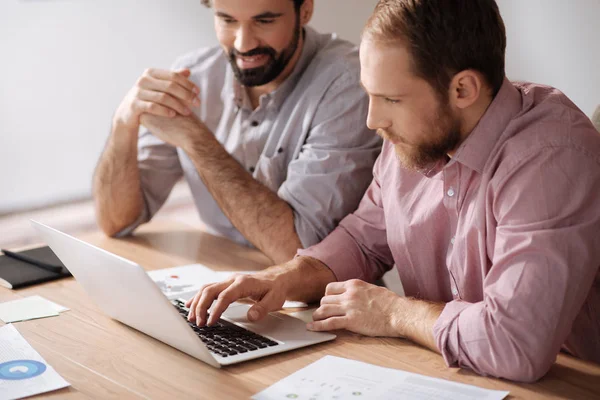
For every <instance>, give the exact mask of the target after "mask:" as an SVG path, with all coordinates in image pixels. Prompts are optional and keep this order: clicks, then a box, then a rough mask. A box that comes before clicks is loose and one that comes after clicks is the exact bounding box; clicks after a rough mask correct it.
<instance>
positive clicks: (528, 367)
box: [475, 349, 556, 383]
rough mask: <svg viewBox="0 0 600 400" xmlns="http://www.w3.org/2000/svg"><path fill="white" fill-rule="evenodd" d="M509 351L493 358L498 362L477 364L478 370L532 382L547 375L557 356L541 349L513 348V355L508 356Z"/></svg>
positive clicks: (512, 379)
mask: <svg viewBox="0 0 600 400" xmlns="http://www.w3.org/2000/svg"><path fill="white" fill-rule="evenodd" d="M546 351H547V350H546ZM492 353H493V351H492ZM507 353H510V351H504V352H503V354H496V355H495V356H493V357H492V360H496V362H487V363H482V365H479V366H477V365H476V370H478V371H477V372H479V373H481V374H482V375H490V376H494V377H497V378H502V379H508V380H510V381H515V382H522V383H532V382H536V381H538V380H539V379H540V378H542V377H543V376H544V375H546V373H548V371H549V370H550V368H551V367H552V364H554V361H555V359H556V356H554V357H552V356H550V355H549V354H545V352H544V351H543V350H541V349H537V350H536V349H528V350H522V349H518V350H517V349H513V351H512V353H513V354H512V356H507V355H508V354H507ZM475 364H477V362H476V363H475Z"/></svg>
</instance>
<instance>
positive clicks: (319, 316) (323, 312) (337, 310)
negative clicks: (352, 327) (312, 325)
mask: <svg viewBox="0 0 600 400" xmlns="http://www.w3.org/2000/svg"><path fill="white" fill-rule="evenodd" d="M343 315H346V312H345V311H344V308H343V307H342V306H340V305H339V304H335V305H334V304H326V305H324V306H321V307H319V308H317V309H316V310H315V312H314V313H313V315H312V317H313V320H314V321H321V320H324V319H327V318H330V317H341V316H343Z"/></svg>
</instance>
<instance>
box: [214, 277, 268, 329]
mask: <svg viewBox="0 0 600 400" xmlns="http://www.w3.org/2000/svg"><path fill="white" fill-rule="evenodd" d="M262 294H263V286H262V285H261V282H260V281H259V280H258V279H256V278H252V277H249V276H247V275H245V276H238V277H236V279H235V282H234V283H232V284H231V285H230V286H229V287H228V288H227V289H225V290H223V291H222V292H221V294H219V297H218V298H217V301H216V302H215V306H214V307H213V309H212V310H211V312H210V317H209V318H208V325H209V326H210V325H213V324H215V323H216V322H217V321H218V320H219V318H221V314H223V312H224V311H225V310H227V307H229V305H230V304H231V303H233V302H234V301H236V300H239V299H242V298H244V297H261V296H262Z"/></svg>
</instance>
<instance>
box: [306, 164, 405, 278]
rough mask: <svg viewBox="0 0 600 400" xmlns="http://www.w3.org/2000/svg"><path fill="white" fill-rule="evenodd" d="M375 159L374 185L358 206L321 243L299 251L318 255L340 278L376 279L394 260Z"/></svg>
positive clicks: (372, 184) (315, 256)
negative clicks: (389, 244)
mask: <svg viewBox="0 0 600 400" xmlns="http://www.w3.org/2000/svg"><path fill="white" fill-rule="evenodd" d="M380 162H381V157H380V158H379V159H378V160H377V162H376V163H375V168H374V176H373V181H372V182H371V185H370V186H369V188H368V189H367V192H366V193H365V195H364V197H363V198H362V200H361V202H360V205H359V207H358V209H357V210H356V211H355V212H354V213H352V214H350V215H348V216H347V217H346V218H344V219H343V220H342V222H341V223H340V225H339V226H338V227H337V228H336V229H335V230H334V231H333V232H332V233H331V234H330V235H329V236H327V237H326V238H325V240H323V241H322V242H321V243H319V244H317V245H315V246H312V247H309V248H308V249H303V250H299V251H298V255H299V256H308V257H313V258H316V259H318V260H319V261H321V262H323V263H324V264H325V265H327V266H328V267H329V268H330V269H331V271H332V272H333V273H334V274H335V277H336V279H337V280H338V281H340V282H341V281H346V280H348V279H362V280H364V281H366V282H374V281H376V280H377V279H379V278H380V277H381V276H382V275H383V274H384V273H385V271H387V270H389V269H390V268H391V267H392V265H393V264H394V261H393V257H392V253H391V250H390V248H389V246H388V242H387V234H386V227H385V215H384V212H383V203H382V198H381V186H380V184H379V175H378V170H379V166H380Z"/></svg>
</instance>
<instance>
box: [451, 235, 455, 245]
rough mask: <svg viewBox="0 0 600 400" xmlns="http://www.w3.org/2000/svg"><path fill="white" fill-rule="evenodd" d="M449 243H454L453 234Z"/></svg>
mask: <svg viewBox="0 0 600 400" xmlns="http://www.w3.org/2000/svg"><path fill="white" fill-rule="evenodd" d="M450 243H451V244H454V236H452V239H450Z"/></svg>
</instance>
